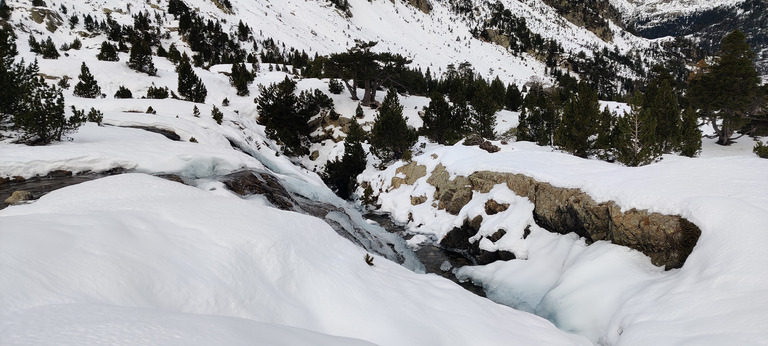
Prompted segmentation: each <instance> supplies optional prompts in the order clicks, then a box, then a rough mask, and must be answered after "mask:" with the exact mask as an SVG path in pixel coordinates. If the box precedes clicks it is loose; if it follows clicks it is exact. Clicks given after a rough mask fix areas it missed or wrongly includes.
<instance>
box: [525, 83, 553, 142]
mask: <svg viewBox="0 0 768 346" xmlns="http://www.w3.org/2000/svg"><path fill="white" fill-rule="evenodd" d="M555 92H556V91H555V90H554V89H548V90H544V89H543V88H542V86H541V85H537V86H534V87H531V89H530V91H529V92H528V95H526V96H525V100H524V101H523V108H522V112H521V113H520V124H519V125H518V126H517V139H518V140H521V141H531V142H536V144H538V145H553V144H554V137H555V130H556V129H557V127H558V125H559V124H558V123H559V112H558V109H557V107H556V105H555V99H556V98H557V97H556V95H554V94H555Z"/></svg>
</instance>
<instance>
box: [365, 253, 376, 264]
mask: <svg viewBox="0 0 768 346" xmlns="http://www.w3.org/2000/svg"><path fill="white" fill-rule="evenodd" d="M365 264H367V265H369V266H371V267H373V266H374V265H373V256H371V255H370V254H365Z"/></svg>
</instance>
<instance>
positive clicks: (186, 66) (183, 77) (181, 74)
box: [176, 53, 208, 103]
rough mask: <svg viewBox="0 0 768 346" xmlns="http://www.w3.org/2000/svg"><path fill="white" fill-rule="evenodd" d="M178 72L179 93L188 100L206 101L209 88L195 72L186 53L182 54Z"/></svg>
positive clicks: (177, 67) (177, 68)
mask: <svg viewBox="0 0 768 346" xmlns="http://www.w3.org/2000/svg"><path fill="white" fill-rule="evenodd" d="M176 72H177V73H178V88H177V89H176V90H177V91H178V92H179V95H180V96H181V97H183V98H184V99H185V100H187V101H192V102H195V103H204V102H205V98H206V97H207V96H208V90H207V89H206V88H205V84H203V81H202V80H201V79H200V77H198V76H197V75H196V74H195V70H194V69H193V68H192V65H191V64H190V63H189V57H188V56H187V54H186V53H184V55H182V57H181V61H179V66H176Z"/></svg>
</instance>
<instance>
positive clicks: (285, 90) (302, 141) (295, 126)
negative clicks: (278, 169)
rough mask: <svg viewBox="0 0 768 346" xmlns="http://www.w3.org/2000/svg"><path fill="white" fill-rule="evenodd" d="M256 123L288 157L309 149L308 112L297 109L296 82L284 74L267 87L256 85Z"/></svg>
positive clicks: (303, 152) (306, 151)
mask: <svg viewBox="0 0 768 346" xmlns="http://www.w3.org/2000/svg"><path fill="white" fill-rule="evenodd" d="M259 91H260V94H259V97H257V98H256V103H257V104H258V106H259V118H258V121H259V123H260V124H262V125H264V126H265V127H266V129H265V130H266V133H267V137H269V138H270V139H272V140H275V141H278V142H279V143H280V144H282V146H283V151H284V152H285V154H286V155H288V156H299V155H304V154H307V153H308V151H309V144H308V142H309V133H310V130H309V126H308V125H307V122H308V121H309V114H308V112H300V111H299V110H298V109H299V108H300V106H299V98H298V97H297V96H296V95H295V94H294V92H295V91H296V82H294V81H292V80H290V79H289V78H288V77H285V79H284V80H283V81H282V82H280V83H277V84H274V83H273V84H271V85H270V86H269V87H266V88H265V87H264V86H259Z"/></svg>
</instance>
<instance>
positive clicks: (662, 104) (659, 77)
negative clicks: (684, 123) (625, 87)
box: [643, 65, 681, 153]
mask: <svg viewBox="0 0 768 346" xmlns="http://www.w3.org/2000/svg"><path fill="white" fill-rule="evenodd" d="M651 74H652V76H653V77H652V78H651V79H650V81H649V82H648V86H647V87H646V91H645V97H644V99H643V109H647V110H649V111H650V112H651V113H650V114H651V115H652V116H653V117H655V118H656V125H657V126H656V139H657V140H658V141H659V146H660V147H661V151H662V152H663V153H671V152H672V151H673V150H674V149H675V148H676V147H677V146H678V144H679V142H680V123H681V119H680V113H681V111H680V106H679V104H678V99H677V91H676V90H675V88H674V86H675V85H676V82H675V80H674V78H673V77H672V75H670V74H669V72H668V71H667V70H666V69H665V68H663V67H662V66H658V65H657V66H654V67H653V69H652V70H651Z"/></svg>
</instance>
